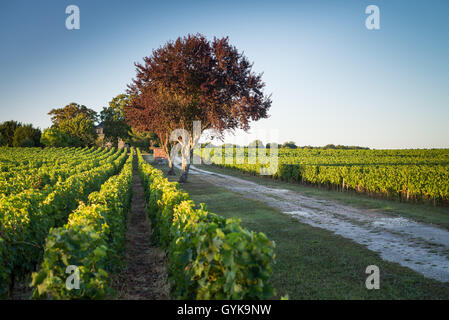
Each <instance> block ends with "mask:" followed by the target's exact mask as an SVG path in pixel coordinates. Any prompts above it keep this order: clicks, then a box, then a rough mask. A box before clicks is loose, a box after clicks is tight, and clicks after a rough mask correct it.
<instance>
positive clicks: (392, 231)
mask: <svg viewBox="0 0 449 320" xmlns="http://www.w3.org/2000/svg"><path fill="white" fill-rule="evenodd" d="M190 173H191V174H194V175H197V176H199V177H200V178H201V179H204V180H205V181H207V182H210V183H212V184H215V185H217V186H221V187H224V188H227V189H229V190H231V191H234V192H237V193H239V194H242V195H243V196H245V197H246V198H250V199H255V200H259V201H262V202H264V203H266V204H267V205H269V206H271V207H274V208H277V209H279V210H281V211H282V212H284V213H285V214H289V215H292V216H294V217H295V218H297V219H298V220H299V221H300V222H303V223H306V224H309V225H311V226H314V227H318V228H323V229H326V230H330V231H332V232H334V233H335V234H337V235H340V236H342V237H345V238H348V239H352V240H353V241H355V242H357V243H360V244H362V245H364V246H366V247H367V248H368V249H370V250H372V251H375V252H378V253H379V254H380V256H381V257H382V258H383V259H384V260H387V261H392V262H397V263H399V264H401V265H402V266H406V267H408V268H410V269H413V270H415V271H417V272H419V273H421V274H423V275H424V276H425V277H428V278H433V279H436V280H439V281H442V282H449V232H448V231H447V230H444V229H441V228H438V227H436V226H432V225H426V224H423V223H418V222H415V221H412V220H410V219H406V218H403V217H397V216H392V215H389V214H387V213H383V212H379V211H373V210H362V209H358V208H354V207H351V206H348V205H342V204H339V203H336V202H334V201H329V200H323V199H318V198H312V197H309V196H304V195H302V194H300V193H297V192H295V191H291V190H286V189H280V188H272V187H266V186H263V185H260V184H257V183H254V182H251V181H247V180H244V179H240V178H236V177H232V176H227V175H223V174H218V173H213V172H210V171H205V170H201V169H198V168H195V167H194V166H193V165H192V166H191V167H190Z"/></svg>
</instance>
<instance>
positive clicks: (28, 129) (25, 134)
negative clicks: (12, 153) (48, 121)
mask: <svg viewBox="0 0 449 320" xmlns="http://www.w3.org/2000/svg"><path fill="white" fill-rule="evenodd" d="M40 140H41V131H40V130H39V129H36V128H33V126H32V125H31V124H28V125H24V126H21V127H18V128H17V129H16V131H14V137H13V146H14V147H39V146H40Z"/></svg>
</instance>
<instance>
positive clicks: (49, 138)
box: [41, 128, 72, 147]
mask: <svg viewBox="0 0 449 320" xmlns="http://www.w3.org/2000/svg"><path fill="white" fill-rule="evenodd" d="M71 142H72V140H71V139H70V136H69V135H68V134H66V133H64V132H62V131H61V130H59V129H56V128H48V129H45V130H44V132H43V133H42V137H41V143H42V144H43V145H44V146H46V147H68V146H70V145H71Z"/></svg>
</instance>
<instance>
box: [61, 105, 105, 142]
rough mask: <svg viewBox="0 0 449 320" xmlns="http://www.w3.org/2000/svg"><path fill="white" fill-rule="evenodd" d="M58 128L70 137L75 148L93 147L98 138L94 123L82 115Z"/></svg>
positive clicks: (66, 121) (68, 120)
mask: <svg viewBox="0 0 449 320" xmlns="http://www.w3.org/2000/svg"><path fill="white" fill-rule="evenodd" d="M57 128H58V129H59V130H60V131H61V132H63V133H65V134H67V135H68V136H69V137H70V139H71V145H72V146H74V147H81V146H92V145H94V143H95V140H96V137H97V135H96V132H95V124H94V122H93V121H92V120H91V119H90V118H89V117H87V116H86V115H85V114H82V113H81V114H78V115H77V116H75V117H74V118H70V119H67V120H64V121H63V122H61V123H60V124H59V125H58V127H57Z"/></svg>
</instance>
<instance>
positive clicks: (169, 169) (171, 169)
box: [167, 157, 176, 176]
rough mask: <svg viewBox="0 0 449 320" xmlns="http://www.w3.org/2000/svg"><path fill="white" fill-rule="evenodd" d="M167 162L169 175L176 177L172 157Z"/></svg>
mask: <svg viewBox="0 0 449 320" xmlns="http://www.w3.org/2000/svg"><path fill="white" fill-rule="evenodd" d="M167 160H168V172H167V175H169V176H174V175H175V174H176V173H175V169H174V167H173V162H172V161H171V159H170V157H168V159H167Z"/></svg>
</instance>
